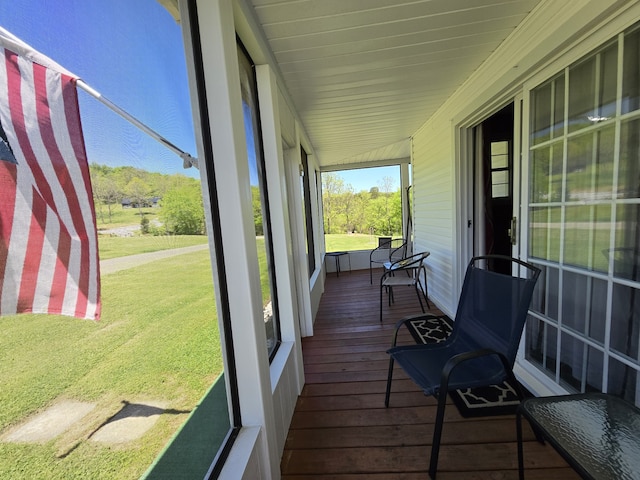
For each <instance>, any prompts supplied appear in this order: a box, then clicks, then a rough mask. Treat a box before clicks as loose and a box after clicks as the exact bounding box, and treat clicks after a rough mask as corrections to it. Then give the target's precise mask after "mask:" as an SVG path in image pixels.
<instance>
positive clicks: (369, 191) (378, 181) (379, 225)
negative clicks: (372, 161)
mask: <svg viewBox="0 0 640 480" xmlns="http://www.w3.org/2000/svg"><path fill="white" fill-rule="evenodd" d="M322 209H323V212H324V234H325V249H326V251H327V252H334V251H349V250H370V249H373V248H376V247H377V246H378V244H379V238H380V237H382V238H383V239H384V238H400V237H402V236H403V231H402V227H403V226H402V192H401V186H400V167H399V166H397V165H396V166H390V167H372V168H360V169H355V170H340V171H332V172H323V173H322Z"/></svg>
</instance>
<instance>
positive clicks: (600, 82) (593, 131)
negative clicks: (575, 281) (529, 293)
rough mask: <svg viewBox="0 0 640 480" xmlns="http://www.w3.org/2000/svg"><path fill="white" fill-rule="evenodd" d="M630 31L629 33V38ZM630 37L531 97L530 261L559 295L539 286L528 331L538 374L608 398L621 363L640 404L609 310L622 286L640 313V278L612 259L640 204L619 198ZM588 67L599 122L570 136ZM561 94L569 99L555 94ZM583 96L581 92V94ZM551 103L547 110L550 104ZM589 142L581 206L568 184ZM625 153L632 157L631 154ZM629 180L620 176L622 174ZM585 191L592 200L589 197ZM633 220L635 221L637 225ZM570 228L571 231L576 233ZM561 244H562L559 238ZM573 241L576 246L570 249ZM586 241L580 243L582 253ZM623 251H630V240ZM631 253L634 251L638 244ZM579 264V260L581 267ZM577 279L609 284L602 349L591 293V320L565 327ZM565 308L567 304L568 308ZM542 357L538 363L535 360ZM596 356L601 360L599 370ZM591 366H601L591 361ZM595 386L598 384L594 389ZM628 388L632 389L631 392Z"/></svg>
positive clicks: (637, 113)
mask: <svg viewBox="0 0 640 480" xmlns="http://www.w3.org/2000/svg"><path fill="white" fill-rule="evenodd" d="M633 33H634V32H631V34H633ZM631 34H629V33H625V32H623V33H621V34H620V35H619V36H618V37H617V39H616V41H615V42H610V43H608V44H606V45H605V46H604V47H603V48H601V49H599V50H598V51H597V52H595V53H593V54H590V55H589V56H587V57H585V59H583V61H581V62H580V63H576V64H574V65H571V66H569V67H567V68H565V69H564V71H563V72H561V73H560V74H559V75H556V76H555V77H554V78H552V79H550V80H549V81H547V82H546V83H545V84H542V85H540V86H539V87H537V88H535V89H533V90H532V91H531V106H532V117H531V124H530V130H531V131H530V136H531V144H530V153H531V159H532V160H531V162H532V163H531V167H530V168H531V175H530V194H529V197H530V198H529V199H528V209H529V221H528V228H529V232H528V235H529V247H528V248H529V252H528V255H529V257H530V259H531V260H532V261H533V262H534V263H537V264H539V265H540V266H541V267H543V268H544V269H545V272H549V271H550V269H555V270H557V289H558V290H557V291H558V293H559V294H558V295H557V298H556V299H554V298H553V296H552V295H550V293H551V290H550V288H551V287H552V282H551V280H550V277H549V275H545V276H544V281H543V282H539V285H538V290H539V292H540V293H539V296H540V302H538V304H535V303H534V305H532V312H531V317H530V318H531V320H530V322H533V323H530V324H529V325H528V328H527V333H526V337H525V338H526V340H525V345H526V349H525V350H526V351H525V357H526V358H527V359H529V360H530V361H532V363H534V364H536V365H538V368H540V369H541V370H542V371H543V372H544V373H546V374H547V375H549V376H550V377H551V378H553V380H554V381H555V382H556V383H558V384H560V385H563V386H564V387H565V388H567V389H568V390H580V391H585V390H589V389H594V388H595V389H601V390H603V391H608V389H609V388H610V387H611V388H615V387H614V386H610V384H609V383H610V381H609V380H610V374H612V373H614V374H615V372H610V363H611V362H612V361H614V362H617V363H615V364H616V366H617V365H618V364H619V365H620V366H621V368H630V369H632V371H631V372H629V371H626V372H624V374H623V376H624V377H625V379H624V380H623V384H624V385H625V386H626V385H627V379H628V378H631V382H632V383H635V391H631V392H629V391H626V392H624V391H623V392H622V393H623V394H624V395H625V396H626V397H627V398H629V399H630V400H631V401H635V402H636V403H638V402H639V401H640V390H639V389H640V385H638V371H639V370H640V358H639V355H638V354H637V353H638V347H637V346H635V352H636V355H634V356H631V354H632V352H631V351H630V350H633V342H631V343H630V342H628V341H627V345H631V346H632V348H627V351H626V352H624V351H616V350H615V349H614V348H613V346H612V342H613V340H612V321H613V320H614V315H613V309H614V296H615V293H616V292H615V291H614V290H616V287H617V290H618V291H619V288H620V287H622V286H626V287H629V290H628V292H629V293H627V296H629V297H630V298H631V299H632V301H631V309H634V308H635V301H634V295H635V293H636V291H637V290H638V289H639V287H640V283H638V280H639V279H638V278H636V277H635V274H634V277H633V278H631V279H627V278H623V277H621V274H620V273H619V272H617V271H616V259H615V258H614V255H616V254H617V253H616V251H615V250H613V249H614V248H616V246H619V245H620V244H621V242H623V241H625V240H626V237H624V232H627V231H628V227H627V229H624V230H621V231H618V227H617V225H618V223H620V221H621V219H622V221H623V222H624V221H627V220H626V219H627V218H628V217H629V215H627V217H624V218H623V217H622V216H620V218H619V216H618V215H619V212H620V211H621V207H623V208H624V206H628V207H626V208H634V207H635V208H640V207H638V205H640V195H638V192H633V194H634V195H635V198H627V197H624V196H623V195H625V194H627V191H628V190H629V189H630V186H629V185H625V187H626V190H625V191H624V192H622V193H621V191H620V188H619V182H618V178H619V175H620V174H621V165H620V163H621V150H622V148H623V142H624V141H627V139H626V137H624V138H623V136H622V134H623V126H625V125H627V126H633V125H634V124H633V123H632V122H634V121H637V120H638V119H639V118H640V110H638V106H637V105H636V110H633V111H631V112H629V113H624V114H623V92H624V85H623V82H624V81H627V80H628V78H625V76H624V75H625V72H624V71H623V68H624V65H625V63H624V62H625V51H624V45H625V39H626V38H628V37H630V35H631ZM630 43H631V42H630ZM614 49H617V51H615V53H616V57H615V58H616V62H617V64H616V68H615V82H616V85H615V94H616V99H615V112H613V118H608V117H607V116H606V115H604V114H601V112H603V111H605V109H606V105H605V104H604V103H605V100H606V99H605V97H606V94H604V93H603V92H602V89H603V88H604V87H603V86H605V85H607V80H608V81H609V82H610V83H609V85H611V78H605V75H606V74H608V73H610V72H605V71H604V69H605V66H606V65H607V61H606V58H605V56H606V55H607V54H611V53H612V52H613V51H614ZM609 58H610V57H609ZM590 63H591V64H592V65H593V68H592V71H593V78H592V81H593V82H594V91H593V92H592V93H593V96H592V97H593V99H592V106H589V107H588V108H587V109H586V112H587V113H590V112H593V117H592V116H591V114H590V115H589V120H590V121H591V122H592V123H593V124H592V125H586V126H585V125H578V126H577V128H576V127H574V128H570V122H571V120H572V119H571V117H570V110H571V108H573V109H576V106H577V109H579V110H580V111H581V109H583V108H584V106H583V105H580V104H576V102H575V99H574V100H573V101H574V103H573V105H572V104H571V103H570V102H571V94H572V93H573V92H571V91H570V88H571V75H572V74H574V75H575V74H576V73H575V72H576V67H583V66H586V67H588V68H591V66H589V64H590ZM609 63H611V62H609ZM579 71H580V70H578V72H579ZM636 81H637V79H636ZM576 83H577V82H576ZM561 90H562V91H563V95H559V93H560V91H561ZM579 94H580V92H579V93H578V96H579ZM558 101H562V107H563V108H562V109H563V110H564V112H563V114H562V117H563V125H562V128H558V122H557V121H556V120H557V118H556V116H557V115H558V113H559V111H558V109H559V102H558ZM545 102H549V103H548V104H546V105H545ZM636 103H637V102H636ZM540 112H542V113H540ZM574 120H575V116H574ZM575 121H576V123H578V122H579V120H575ZM625 131H629V132H630V131H632V130H631V129H630V128H627V130H625ZM611 132H613V151H607V150H606V148H607V140H608V137H607V135H611ZM585 143H586V144H587V147H586V148H585V152H584V153H585V155H584V157H583V158H584V159H586V161H585V162H584V163H585V169H586V170H590V171H587V172H586V174H585V179H584V180H583V181H584V183H583V186H586V187H587V188H586V191H587V193H586V194H585V195H584V197H585V198H582V199H580V198H579V193H580V192H579V188H580V185H578V187H577V188H575V191H574V192H571V191H570V190H569V181H570V180H573V181H574V182H575V178H574V177H575V172H579V170H578V169H576V164H575V162H576V161H578V162H580V161H582V160H583V159H582V158H580V153H581V152H580V148H581V147H582V146H583V145H584V144H585ZM570 145H571V146H572V147H573V148H576V149H577V150H578V153H577V154H576V153H575V152H574V156H575V158H570ZM559 148H561V151H562V155H561V161H562V170H561V172H562V174H561V183H560V184H559V185H558V184H557V183H558V182H557V178H554V175H555V177H557V168H558V165H557V164H556V163H555V160H556V158H557V157H556V154H557V152H558V149H559ZM631 148H636V149H637V148H638V147H637V146H636V145H633V146H632V147H631ZM627 155H629V154H628V153H627ZM611 156H612V157H613V158H612V159H611V158H610V157H611ZM601 157H606V158H604V160H605V161H606V160H609V161H610V160H612V162H611V161H610V163H608V164H603V163H602V162H603V158H601ZM570 160H571V161H573V162H574V164H573V165H572V170H571V171H569V161H570ZM545 162H546V165H545ZM540 166H542V168H540ZM608 168H611V169H612V171H611V173H610V176H611V178H610V181H609V182H608V185H609V186H610V188H611V190H610V192H609V191H607V190H606V189H604V191H603V189H602V184H601V182H602V178H601V177H600V175H607V172H606V170H607V169H608ZM624 173H625V172H622V174H623V175H624ZM634 173H635V172H634ZM570 175H573V177H572V178H571V179H570V178H569V176H570ZM543 176H546V177H547V178H546V179H544V180H546V182H545V183H542V182H541V181H540V180H541V178H543ZM605 178H608V177H605ZM554 180H555V182H554ZM599 180H600V183H599ZM531 182H532V183H531ZM627 183H628V181H627ZM607 188H608V187H607ZM588 192H590V193H591V196H590V197H589V193H588ZM558 194H559V195H558ZM573 194H575V196H576V198H572V195H573ZM558 197H559V198H558ZM607 211H608V213H607ZM623 213H624V211H623ZM605 214H606V215H607V216H608V220H606V218H605V222H602V220H603V218H604V215H605ZM545 219H546V223H545ZM580 220H583V221H584V222H585V225H586V227H587V228H588V235H587V236H584V235H582V232H581V228H580V227H579V226H577V225H574V226H573V227H570V226H569V224H570V223H571V221H573V222H579V221H580ZM629 221H630V222H632V221H633V220H629ZM607 222H608V226H607V228H608V231H601V229H600V228H599V227H602V226H603V225H602V224H603V223H604V224H606V223H607ZM570 228H573V231H572V230H570ZM582 228H584V227H582ZM541 229H544V230H541ZM554 230H555V231H554ZM558 230H559V231H558ZM569 235H571V236H569ZM557 236H559V238H558V239H557V240H556V237H557ZM567 241H569V243H571V244H569V243H567ZM572 242H576V243H577V248H572V247H576V244H574V243H572ZM580 243H582V244H583V245H580ZM603 245H606V247H607V248H606V250H605V251H606V252H607V254H608V258H607V259H606V261H605V260H600V259H599V258H598V257H597V255H600V253H598V250H599V246H600V247H601V246H603ZM623 246H625V247H627V246H629V243H628V240H627V243H624V245H623ZM634 248H635V249H636V250H637V241H636V245H635V246H634ZM583 249H584V250H586V253H587V257H586V258H584V257H578V256H576V255H580V254H583V252H581V251H580V250H583ZM556 250H557V251H556ZM576 251H577V252H576ZM575 259H578V260H577V261H575ZM619 262H620V261H619ZM624 271H626V269H624ZM572 274H577V275H580V276H582V277H584V278H585V279H586V289H587V290H588V291H589V292H591V293H592V292H593V289H594V282H596V281H601V282H606V296H607V300H606V308H605V312H606V313H605V322H604V324H605V325H604V341H603V342H599V341H597V340H595V339H594V338H591V336H590V332H591V329H592V327H593V328H597V323H596V324H594V321H595V322H597V320H598V319H597V318H594V313H593V311H592V310H593V308H592V304H591V299H590V295H585V298H584V299H583V300H582V303H583V304H584V305H583V308H584V310H585V312H586V314H585V319H584V324H583V325H582V326H581V327H580V328H577V329H576V328H575V326H574V327H572V326H571V325H569V319H568V318H567V319H566V321H565V318H563V305H562V302H563V297H565V294H564V293H562V292H565V287H569V286H570V285H571V284H570V283H567V282H568V281H569V280H567V278H565V277H567V275H572ZM618 296H619V297H623V296H622V295H621V294H620V293H618ZM554 300H557V302H558V304H557V306H556V308H555V310H557V315H556V317H557V318H556V319H554V318H553V317H550V316H549V313H550V312H551V311H553V310H552V308H551V305H550V302H553V301H554ZM568 300H569V299H565V301H568ZM536 310H538V311H536ZM633 312H634V310H631V313H630V314H629V318H628V320H627V322H628V324H627V329H628V330H630V331H631V332H633V330H634V328H635V327H634V326H633V325H632V324H631V322H633V316H632V315H633ZM538 322H539V323H538ZM536 323H537V325H536ZM594 325H595V327H594ZM616 327H617V328H624V325H622V326H618V325H616ZM556 328H557V332H556V334H555V339H554V338H553V329H556ZM535 332H538V335H537V336H535V335H534V333H535ZM530 337H535V338H530ZM554 340H555V341H554ZM572 345H573V346H572ZM580 345H581V347H580ZM536 349H538V350H539V351H538V350H536ZM579 350H581V352H579ZM536 355H537V358H534V357H536ZM600 356H602V357H603V358H602V360H601V365H600V360H599V357H600ZM567 357H571V361H570V363H571V365H574V366H575V367H577V370H579V371H576V372H571V365H568V364H567V363H566V362H563V360H566V359H567ZM594 358H595V360H593V359H594ZM554 359H555V362H554ZM594 362H595V363H596V364H597V368H596V371H595V372H594V371H590V370H589V365H590V364H591V363H594ZM619 368H620V367H618V369H619ZM597 369H600V370H601V373H600V375H596V376H598V377H599V379H596V378H595V376H594V373H596V372H597ZM567 372H569V373H567ZM634 378H635V380H634ZM598 380H599V381H598ZM590 381H591V383H592V384H593V385H590V384H589V382H590ZM598 384H599V385H598ZM631 390H634V389H633V387H632V388H631ZM614 393H615V392H614Z"/></svg>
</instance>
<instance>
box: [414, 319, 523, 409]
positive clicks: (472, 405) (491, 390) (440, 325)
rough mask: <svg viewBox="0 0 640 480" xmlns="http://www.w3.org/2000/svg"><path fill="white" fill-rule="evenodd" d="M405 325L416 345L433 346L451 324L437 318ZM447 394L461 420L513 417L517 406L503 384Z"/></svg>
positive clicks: (513, 392) (509, 388)
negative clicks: (487, 416) (500, 416)
mask: <svg viewBox="0 0 640 480" xmlns="http://www.w3.org/2000/svg"><path fill="white" fill-rule="evenodd" d="M406 325H407V328H408V329H409V332H411V335H412V336H413V338H414V340H415V341H416V343H437V342H441V341H443V340H445V339H446V338H447V337H448V336H449V334H450V333H451V330H452V326H453V321H452V320H451V319H450V318H448V317H437V318H427V319H415V320H411V321H409V322H407V323H406ZM450 395H451V398H452V400H453V402H454V403H455V405H456V407H458V410H459V411H460V414H461V415H462V416H463V417H480V416H484V415H507V414H513V413H515V412H516V409H517V407H518V405H519V404H520V401H519V400H518V394H517V392H516V390H515V389H514V387H513V386H512V385H510V384H509V382H507V381H505V382H503V383H502V384H500V385H491V386H488V387H481V388H467V389H465V390H456V391H454V392H451V394H450Z"/></svg>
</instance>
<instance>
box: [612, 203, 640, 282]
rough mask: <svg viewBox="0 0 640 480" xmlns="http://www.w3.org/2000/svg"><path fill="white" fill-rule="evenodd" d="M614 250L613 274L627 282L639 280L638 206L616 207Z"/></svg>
mask: <svg viewBox="0 0 640 480" xmlns="http://www.w3.org/2000/svg"><path fill="white" fill-rule="evenodd" d="M616 217H617V222H616V233H615V235H616V248H615V249H614V250H613V251H612V252H610V254H611V256H612V257H613V274H614V275H615V276H616V277H619V278H625V279H627V280H634V281H639V280H640V206H639V205H626V204H622V205H618V209H617V212H616Z"/></svg>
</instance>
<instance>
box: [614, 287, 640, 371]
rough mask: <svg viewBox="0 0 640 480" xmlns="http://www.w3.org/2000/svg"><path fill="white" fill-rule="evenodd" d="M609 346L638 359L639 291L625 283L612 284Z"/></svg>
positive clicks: (639, 329) (639, 331)
mask: <svg viewBox="0 0 640 480" xmlns="http://www.w3.org/2000/svg"><path fill="white" fill-rule="evenodd" d="M612 300H613V311H612V312H611V348H613V349H614V350H616V351H617V352H619V353H621V354H623V355H627V356H628V357H630V358H632V359H634V360H636V361H638V359H639V358H640V357H639V356H638V340H639V339H640V292H638V290H637V289H635V288H633V287H627V286H626V285H617V284H615V285H614V286H613V299H612Z"/></svg>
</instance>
